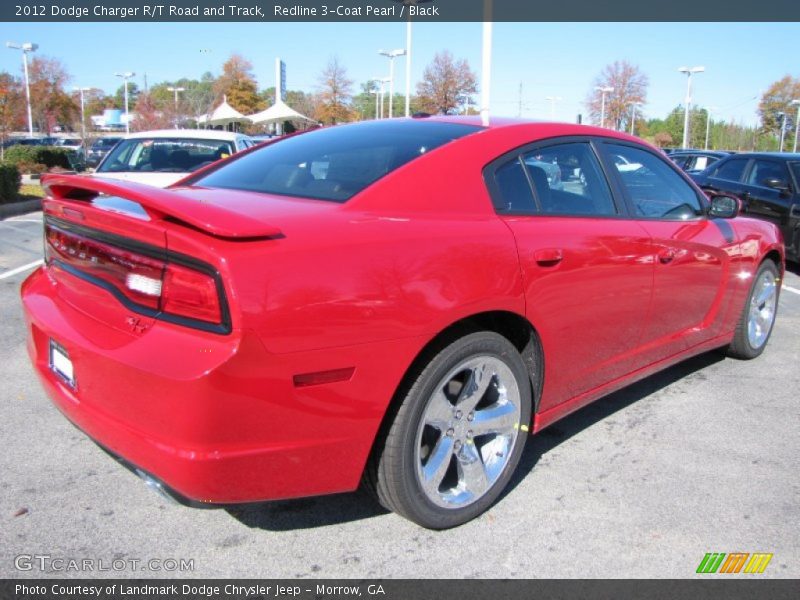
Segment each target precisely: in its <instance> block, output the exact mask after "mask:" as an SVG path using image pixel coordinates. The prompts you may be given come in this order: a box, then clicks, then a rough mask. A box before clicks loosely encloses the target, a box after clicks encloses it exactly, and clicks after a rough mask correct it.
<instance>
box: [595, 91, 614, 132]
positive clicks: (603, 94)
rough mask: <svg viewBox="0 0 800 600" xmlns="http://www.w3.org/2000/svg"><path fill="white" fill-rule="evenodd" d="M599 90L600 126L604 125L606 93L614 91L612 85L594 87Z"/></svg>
mask: <svg viewBox="0 0 800 600" xmlns="http://www.w3.org/2000/svg"><path fill="white" fill-rule="evenodd" d="M594 89H596V90H597V91H598V92H600V97H601V100H600V127H605V126H606V94H610V93H611V92H613V91H614V88H612V87H596V88H594Z"/></svg>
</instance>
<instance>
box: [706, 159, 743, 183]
mask: <svg viewBox="0 0 800 600" xmlns="http://www.w3.org/2000/svg"><path fill="white" fill-rule="evenodd" d="M748 160H749V159H747V158H732V159H731V160H726V161H724V162H721V163H720V165H719V166H718V167H717V170H716V171H714V177H716V178H717V179H725V180H726V181H741V180H742V174H743V173H744V169H745V167H746V166H747V162H748Z"/></svg>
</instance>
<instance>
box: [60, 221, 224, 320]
mask: <svg viewBox="0 0 800 600" xmlns="http://www.w3.org/2000/svg"><path fill="white" fill-rule="evenodd" d="M104 237H107V236H104ZM45 240H46V243H45V258H46V260H47V263H48V264H53V262H54V261H55V263H56V264H57V266H60V267H62V268H64V269H65V270H67V271H69V272H71V273H72V274H73V275H76V276H78V277H81V278H83V279H87V280H89V281H92V282H93V283H96V284H98V285H100V286H101V287H104V288H105V289H107V290H109V291H110V292H111V293H113V294H114V295H115V296H117V297H118V298H119V299H120V300H121V301H122V302H123V303H124V304H126V305H128V306H130V307H131V308H135V309H138V310H139V312H144V313H146V314H149V315H151V316H155V317H159V318H163V319H165V320H169V321H173V322H181V323H184V324H187V325H192V324H197V323H207V324H209V325H213V326H216V327H217V328H221V327H222V326H223V321H224V318H223V305H222V300H221V290H220V286H218V282H217V278H216V277H215V276H214V274H213V273H212V272H211V269H210V268H209V269H207V270H208V271H209V272H205V271H203V270H198V269H196V268H192V267H191V266H188V265H183V264H177V262H176V260H174V259H175V257H174V256H171V255H168V254H167V252H166V251H165V250H159V249H157V248H154V249H152V251H151V252H149V253H148V254H154V255H155V256H153V255H148V254H144V253H142V252H139V251H135V250H132V249H129V248H124V247H120V246H118V245H116V244H114V243H107V242H106V241H100V240H97V239H93V238H92V237H88V236H87V235H82V234H81V233H78V232H76V231H67V230H65V229H61V228H59V227H56V226H54V225H52V224H49V223H48V224H46V225H45ZM178 262H180V261H178ZM186 262H191V261H186Z"/></svg>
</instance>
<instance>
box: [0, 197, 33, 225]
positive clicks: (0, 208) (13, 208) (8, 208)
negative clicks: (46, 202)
mask: <svg viewBox="0 0 800 600" xmlns="http://www.w3.org/2000/svg"><path fill="white" fill-rule="evenodd" d="M37 210H42V201H41V199H39V198H36V199H34V200H24V201H22V202H12V203H10V204H0V220H3V219H6V218H8V217H15V216H17V215H24V214H25V213H29V212H35V211H37Z"/></svg>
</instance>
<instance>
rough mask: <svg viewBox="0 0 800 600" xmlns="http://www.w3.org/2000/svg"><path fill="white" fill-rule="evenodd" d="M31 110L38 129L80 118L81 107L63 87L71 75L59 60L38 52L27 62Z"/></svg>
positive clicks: (45, 128)
mask: <svg viewBox="0 0 800 600" xmlns="http://www.w3.org/2000/svg"><path fill="white" fill-rule="evenodd" d="M28 77H29V81H30V89H31V112H32V114H33V122H34V124H35V125H36V127H38V128H39V131H43V132H46V133H50V132H51V131H52V130H53V129H54V128H55V127H56V126H57V125H67V124H68V123H72V122H73V121H74V120H75V119H76V117H77V118H80V107H79V106H76V104H75V103H74V102H73V100H72V98H71V97H70V96H69V95H68V94H67V93H66V92H65V91H64V87H65V86H66V84H67V83H69V80H70V76H69V74H68V73H67V69H66V68H65V67H64V65H63V64H61V61H59V60H58V59H55V58H48V57H47V56H37V57H35V58H34V59H33V60H31V62H30V66H29V68H28Z"/></svg>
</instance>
